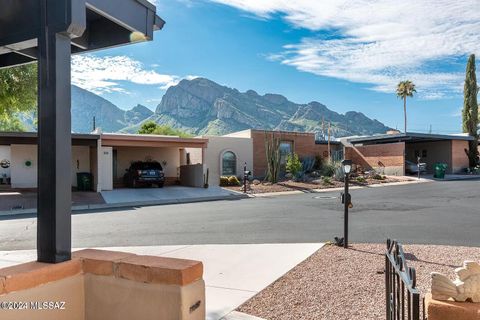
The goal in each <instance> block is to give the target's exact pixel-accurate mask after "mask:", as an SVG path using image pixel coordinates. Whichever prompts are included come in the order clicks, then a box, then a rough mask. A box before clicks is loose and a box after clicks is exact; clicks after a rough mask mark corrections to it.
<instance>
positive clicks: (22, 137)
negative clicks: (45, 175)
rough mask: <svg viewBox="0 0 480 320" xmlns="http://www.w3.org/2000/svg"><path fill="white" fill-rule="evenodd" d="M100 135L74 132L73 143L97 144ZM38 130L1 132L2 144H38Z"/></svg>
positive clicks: (0, 143) (0, 142)
mask: <svg viewBox="0 0 480 320" xmlns="http://www.w3.org/2000/svg"><path fill="white" fill-rule="evenodd" d="M98 139H100V135H98V134H81V133H72V144H73V145H92V146H94V145H96V144H97V141H98ZM37 143H38V134H37V133H36V132H0V145H12V144H37Z"/></svg>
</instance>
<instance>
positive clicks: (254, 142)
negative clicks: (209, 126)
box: [187, 129, 343, 185]
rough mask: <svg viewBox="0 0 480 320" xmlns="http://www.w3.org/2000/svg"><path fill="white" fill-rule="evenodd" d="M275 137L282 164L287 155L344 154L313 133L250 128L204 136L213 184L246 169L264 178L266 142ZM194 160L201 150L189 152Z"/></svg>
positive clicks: (340, 148)
mask: <svg viewBox="0 0 480 320" xmlns="http://www.w3.org/2000/svg"><path fill="white" fill-rule="evenodd" d="M272 136H273V137H275V138H276V139H279V142H280V152H281V164H282V165H284V164H285V162H286V157H287V155H288V154H292V153H296V154H298V156H299V157H300V158H306V157H312V158H315V157H321V158H325V159H326V158H328V157H329V149H330V154H332V155H333V154H334V153H336V154H338V153H340V154H341V153H343V148H342V145H341V143H340V142H338V141H331V142H330V143H329V142H327V141H316V139H315V134H314V133H304V132H291V131H272V130H258V129H248V130H243V131H238V132H234V133H230V134H227V135H223V136H201V137H199V138H203V139H207V140H208V148H207V149H206V150H205V157H204V159H205V162H204V163H205V168H208V170H209V177H210V179H209V182H210V184H212V185H213V184H218V183H219V179H220V177H221V176H237V177H240V178H241V177H242V176H243V168H244V165H245V164H246V166H247V170H249V171H251V172H252V176H253V177H254V178H258V179H263V178H264V177H265V175H266V170H267V155H266V147H265V146H266V140H271V139H272ZM187 152H188V153H189V154H190V155H191V157H192V159H194V161H199V160H198V159H199V157H200V153H199V152H200V151H199V150H198V149H197V150H190V149H187Z"/></svg>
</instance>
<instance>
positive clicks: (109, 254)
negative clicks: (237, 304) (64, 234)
mask: <svg viewBox="0 0 480 320" xmlns="http://www.w3.org/2000/svg"><path fill="white" fill-rule="evenodd" d="M202 274H203V265H202V263H201V262H198V261H192V260H183V259H172V258H163V257H152V256H139V255H134V254H129V253H122V252H113V251H102V250H90V249H88V250H82V251H78V252H75V253H74V255H73V258H72V260H71V261H68V262H63V263H59V264H45V263H39V262H30V263H26V264H21V265H17V266H13V267H8V268H4V269H0V303H1V306H0V319H2V320H4V319H5V320H10V319H15V320H22V319H25V320H26V319H29V320H30V319H39V320H43V319H45V320H47V319H48V320H57V319H68V320H77V319H78V320H123V319H125V320H127V319H136V320H143V319H145V320H147V319H175V320H177V319H178V320H187V319H188V320H190V319H191V320H199V319H205V283H204V281H203V279H202Z"/></svg>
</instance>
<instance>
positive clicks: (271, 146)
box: [265, 132, 280, 183]
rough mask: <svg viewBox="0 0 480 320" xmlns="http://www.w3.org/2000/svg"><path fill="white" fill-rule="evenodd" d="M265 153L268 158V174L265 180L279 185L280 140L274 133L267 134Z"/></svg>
mask: <svg viewBox="0 0 480 320" xmlns="http://www.w3.org/2000/svg"><path fill="white" fill-rule="evenodd" d="M265 152H266V156H267V172H266V176H265V180H267V181H269V182H271V183H277V181H278V175H279V172H280V139H279V138H277V137H275V134H274V133H271V134H270V137H269V135H268V134H267V132H265Z"/></svg>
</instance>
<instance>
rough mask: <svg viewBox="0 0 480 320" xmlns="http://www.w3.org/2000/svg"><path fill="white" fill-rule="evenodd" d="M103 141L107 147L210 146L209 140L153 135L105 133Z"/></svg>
mask: <svg viewBox="0 0 480 320" xmlns="http://www.w3.org/2000/svg"><path fill="white" fill-rule="evenodd" d="M101 139H102V146H107V147H157V148H162V147H179V148H206V147H207V145H208V139H203V138H180V137H177V136H161V135H153V134H122V133H103V134H102V136H101Z"/></svg>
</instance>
